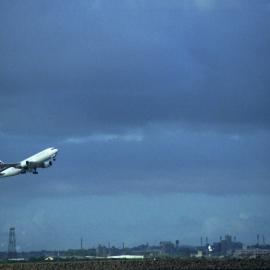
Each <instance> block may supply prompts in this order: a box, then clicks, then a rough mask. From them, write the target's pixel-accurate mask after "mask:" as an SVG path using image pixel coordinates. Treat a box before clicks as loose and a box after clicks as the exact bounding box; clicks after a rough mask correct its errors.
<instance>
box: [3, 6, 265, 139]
mask: <svg viewBox="0 0 270 270" xmlns="http://www.w3.org/2000/svg"><path fill="white" fill-rule="evenodd" d="M241 3H242V2H241ZM249 3H250V4H246V3H245V2H243V5H237V4H233V2H230V1H229V2H225V1H220V2H217V1H191V2H190V3H187V1H180V3H179V1H177V2H174V1H172V2H170V3H169V4H164V3H163V2H159V1H155V2H151V1H150V3H149V2H145V1H138V2H133V1H132V2H129V1H128V2H126V3H123V2H121V1H117V2H116V4H115V5H111V4H110V3H109V2H102V3H100V2H96V1H92V2H91V1H80V2H79V3H78V4H75V3H72V2H68V3H66V2H62V1H55V2H54V3H49V2H46V1H45V2H43V4H42V5H40V4H38V3H32V2H29V1H28V2H25V3H20V2H9V1H7V2H2V6H3V7H2V8H1V10H2V13H3V16H1V19H0V20H1V26H0V27H1V47H0V53H1V63H2V64H1V67H0V69H1V75H0V87H1V93H2V94H1V115H2V117H1V130H2V131H4V132H6V133H8V134H17V133H18V132H19V133H21V134H25V135H27V134H32V135H33V134H44V133H46V134H48V135H50V134H51V135H54V136H66V135H69V134H70V135H78V136H80V135H82V134H83V135H87V134H92V133H95V132H99V133H100V132H103V133H104V132H105V133H106V132H111V131H112V130H114V131H115V130H117V132H121V131H123V130H126V129H129V128H138V127H144V126H145V125H147V124H150V123H160V124H162V123H166V122H178V123H181V124H185V125H188V126H191V127H198V126H208V128H209V127H210V128H211V129H213V128H214V129H216V128H218V129H224V128H225V129H228V128H229V129H230V130H231V129H232V130H235V129H237V130H241V128H243V127H244V128H248V130H254V129H257V128H260V129H261V128H263V129H268V128H269V118H270V114H269V107H270V106H269V105H270V104H269V100H270V97H269V91H268V88H269V76H268V74H267V70H269V65H270V59H269V54H268V48H269V45H270V38H269V34H268V25H269V7H268V2H267V1H260V2H259V3H260V4H258V3H255V2H249ZM253 3H254V4H253ZM10 18H16V19H14V20H10ZM18 112H21V113H20V114H19V113H18ZM21 118H23V119H25V118H27V119H31V125H25V124H24V122H25V121H21ZM14 123H16V125H15V124H14Z"/></svg>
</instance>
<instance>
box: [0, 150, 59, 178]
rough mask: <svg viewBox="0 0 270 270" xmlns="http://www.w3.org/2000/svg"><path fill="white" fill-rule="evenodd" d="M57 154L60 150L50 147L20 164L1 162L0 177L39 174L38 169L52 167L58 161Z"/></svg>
mask: <svg viewBox="0 0 270 270" xmlns="http://www.w3.org/2000/svg"><path fill="white" fill-rule="evenodd" d="M57 153H58V149H56V148H54V147H50V148H47V149H45V150H42V151H41V152H39V153H37V154H35V155H33V156H31V157H29V158H27V159H24V160H23V161H21V162H18V163H4V162H2V161H0V177H7V176H14V175H18V174H24V173H26V172H32V173H33V174H38V172H37V168H48V167H50V166H52V163H53V161H55V160H56V155H57Z"/></svg>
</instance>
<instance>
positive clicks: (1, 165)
mask: <svg viewBox="0 0 270 270" xmlns="http://www.w3.org/2000/svg"><path fill="white" fill-rule="evenodd" d="M18 165H20V163H3V162H1V161H0V171H2V170H5V169H8V168H11V167H14V168H17V167H18Z"/></svg>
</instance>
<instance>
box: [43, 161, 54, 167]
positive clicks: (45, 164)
mask: <svg viewBox="0 0 270 270" xmlns="http://www.w3.org/2000/svg"><path fill="white" fill-rule="evenodd" d="M50 166H52V161H44V162H43V163H42V166H41V167H42V168H48V167H50Z"/></svg>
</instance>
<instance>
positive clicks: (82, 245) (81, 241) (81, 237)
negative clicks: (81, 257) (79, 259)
mask: <svg viewBox="0 0 270 270" xmlns="http://www.w3.org/2000/svg"><path fill="white" fill-rule="evenodd" d="M81 249H83V238H82V237H81Z"/></svg>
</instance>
